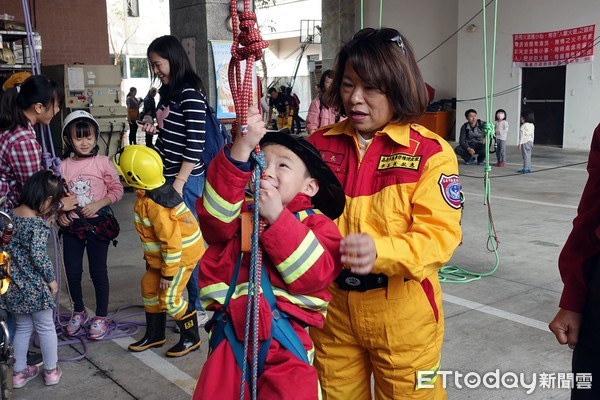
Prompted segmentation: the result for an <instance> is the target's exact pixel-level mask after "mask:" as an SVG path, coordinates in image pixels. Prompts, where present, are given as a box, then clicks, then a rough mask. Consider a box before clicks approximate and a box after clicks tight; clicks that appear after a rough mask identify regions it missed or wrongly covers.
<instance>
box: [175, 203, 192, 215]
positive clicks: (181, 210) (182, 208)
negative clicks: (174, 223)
mask: <svg viewBox="0 0 600 400" xmlns="http://www.w3.org/2000/svg"><path fill="white" fill-rule="evenodd" d="M186 211H189V209H188V208H187V206H186V205H185V203H181V204H180V205H179V207H178V208H177V210H176V211H175V216H177V217H179V216H180V215H181V214H183V213H185V212H186Z"/></svg>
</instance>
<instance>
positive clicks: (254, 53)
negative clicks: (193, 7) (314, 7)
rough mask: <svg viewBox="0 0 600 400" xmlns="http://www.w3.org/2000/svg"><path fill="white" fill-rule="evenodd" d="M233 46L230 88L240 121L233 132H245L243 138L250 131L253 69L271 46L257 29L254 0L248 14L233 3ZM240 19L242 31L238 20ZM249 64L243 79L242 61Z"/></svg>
mask: <svg viewBox="0 0 600 400" xmlns="http://www.w3.org/2000/svg"><path fill="white" fill-rule="evenodd" d="M230 12H231V24H232V27H233V44H232V46H231V62H230V63H229V71H228V72H229V85H230V87H231V94H232V96H233V104H234V106H235V113H236V122H235V123H234V126H233V129H234V131H237V128H240V129H241V133H242V135H246V132H247V131H248V106H250V105H251V104H252V68H253V67H254V63H255V62H256V61H257V60H260V59H261V58H262V51H263V49H265V48H267V47H268V46H269V43H268V42H265V41H264V40H262V37H261V35H260V31H259V30H258V28H257V26H256V14H255V13H253V12H252V11H250V0H244V11H243V12H241V13H239V15H238V12H237V2H236V0H231V3H230ZM237 17H239V31H238V18H237ZM242 61H246V70H245V72H244V78H243V80H242V67H241V62H242Z"/></svg>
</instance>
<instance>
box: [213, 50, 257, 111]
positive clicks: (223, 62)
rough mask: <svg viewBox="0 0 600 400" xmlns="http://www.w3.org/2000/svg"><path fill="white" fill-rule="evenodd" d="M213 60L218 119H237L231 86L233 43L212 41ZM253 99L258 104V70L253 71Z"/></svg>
mask: <svg viewBox="0 0 600 400" xmlns="http://www.w3.org/2000/svg"><path fill="white" fill-rule="evenodd" d="M210 44H211V47H212V51H213V60H214V66H215V80H216V82H215V85H216V88H217V104H216V107H215V109H216V111H217V118H219V119H235V107H234V104H233V95H232V94H231V87H230V86H229V78H228V74H229V62H230V61H231V46H232V44H233V42H231V41H225V40H211V42H210ZM241 70H242V71H245V70H246V62H242V63H241ZM252 99H254V101H253V103H254V104H256V103H257V99H258V88H257V85H256V68H254V69H253V71H252Z"/></svg>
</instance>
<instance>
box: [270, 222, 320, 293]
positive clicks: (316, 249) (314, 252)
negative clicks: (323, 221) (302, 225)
mask: <svg viewBox="0 0 600 400" xmlns="http://www.w3.org/2000/svg"><path fill="white" fill-rule="evenodd" d="M324 252H325V249H323V246H321V244H320V243H319V241H318V240H317V237H316V236H315V234H314V232H313V231H308V234H307V235H306V237H305V238H304V239H303V240H302V243H300V245H299V246H298V248H297V249H296V250H294V252H293V253H292V254H291V255H290V256H289V257H288V258H287V259H285V260H284V261H283V262H281V263H280V264H279V265H276V268H277V270H278V271H279V272H280V273H281V276H282V277H283V280H284V281H285V283H287V284H288V285H289V284H291V283H293V282H294V281H295V280H296V279H298V278H300V277H301V276H302V275H304V273H305V272H306V271H308V270H309V269H310V267H312V266H313V265H314V263H315V262H316V261H317V260H318V259H319V257H321V254H323V253H324Z"/></svg>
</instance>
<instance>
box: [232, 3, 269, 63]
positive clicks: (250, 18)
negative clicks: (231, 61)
mask: <svg viewBox="0 0 600 400" xmlns="http://www.w3.org/2000/svg"><path fill="white" fill-rule="evenodd" d="M239 19H240V33H239V35H238V43H239V44H240V46H242V47H238V48H233V49H232V56H233V57H234V58H235V59H236V60H239V61H241V60H247V59H249V58H250V57H251V56H254V60H258V59H260V58H261V57H262V51H263V49H266V48H267V47H269V43H268V42H266V41H264V40H263V39H262V36H261V34H260V31H259V30H258V29H257V28H256V14H254V13H253V12H250V11H245V12H242V13H240V14H239Z"/></svg>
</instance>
